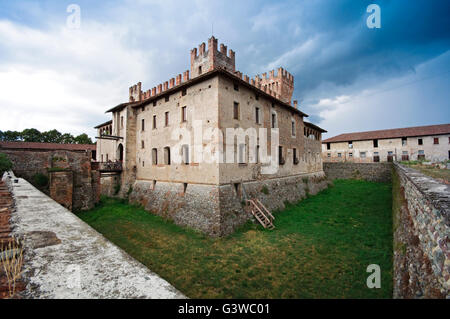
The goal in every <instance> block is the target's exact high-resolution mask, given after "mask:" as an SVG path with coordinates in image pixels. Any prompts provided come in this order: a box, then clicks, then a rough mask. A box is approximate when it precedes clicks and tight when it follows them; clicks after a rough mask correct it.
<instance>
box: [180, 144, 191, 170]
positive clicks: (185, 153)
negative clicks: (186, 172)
mask: <svg viewBox="0 0 450 319" xmlns="http://www.w3.org/2000/svg"><path fill="white" fill-rule="evenodd" d="M181 155H182V159H183V164H185V165H189V145H188V144H184V145H183V146H181Z"/></svg>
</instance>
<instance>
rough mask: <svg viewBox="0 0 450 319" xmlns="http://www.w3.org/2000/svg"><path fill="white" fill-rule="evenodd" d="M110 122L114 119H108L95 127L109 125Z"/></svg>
mask: <svg viewBox="0 0 450 319" xmlns="http://www.w3.org/2000/svg"><path fill="white" fill-rule="evenodd" d="M109 124H112V120H109V121H107V122H105V123H102V124H99V125H97V126H95V127H94V128H100V127H102V126H105V125H109Z"/></svg>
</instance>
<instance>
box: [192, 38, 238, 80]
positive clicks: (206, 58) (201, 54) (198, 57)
mask: <svg viewBox="0 0 450 319" xmlns="http://www.w3.org/2000/svg"><path fill="white" fill-rule="evenodd" d="M217 68H222V69H225V70H227V71H228V72H230V73H234V72H235V53H234V51H233V50H231V49H230V50H229V52H228V55H227V46H226V45H224V44H223V43H222V44H220V50H219V48H218V45H217V39H216V38H214V36H212V37H211V38H209V39H208V50H206V45H205V42H203V43H202V44H200V45H199V47H198V51H197V48H194V49H192V50H191V78H195V77H197V76H199V75H201V74H203V73H206V72H208V71H212V70H214V69H217Z"/></svg>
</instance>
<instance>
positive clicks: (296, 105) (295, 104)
mask: <svg viewBox="0 0 450 319" xmlns="http://www.w3.org/2000/svg"><path fill="white" fill-rule="evenodd" d="M294 107H295V108H296V109H298V101H297V100H294Z"/></svg>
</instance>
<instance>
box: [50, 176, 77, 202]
mask: <svg viewBox="0 0 450 319" xmlns="http://www.w3.org/2000/svg"><path fill="white" fill-rule="evenodd" d="M49 184H50V186H49V188H50V197H51V198H52V199H53V200H54V201H55V202H57V203H58V204H61V205H62V206H64V207H65V208H67V209H69V210H72V206H73V172H72V171H61V172H50V183H49Z"/></svg>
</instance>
